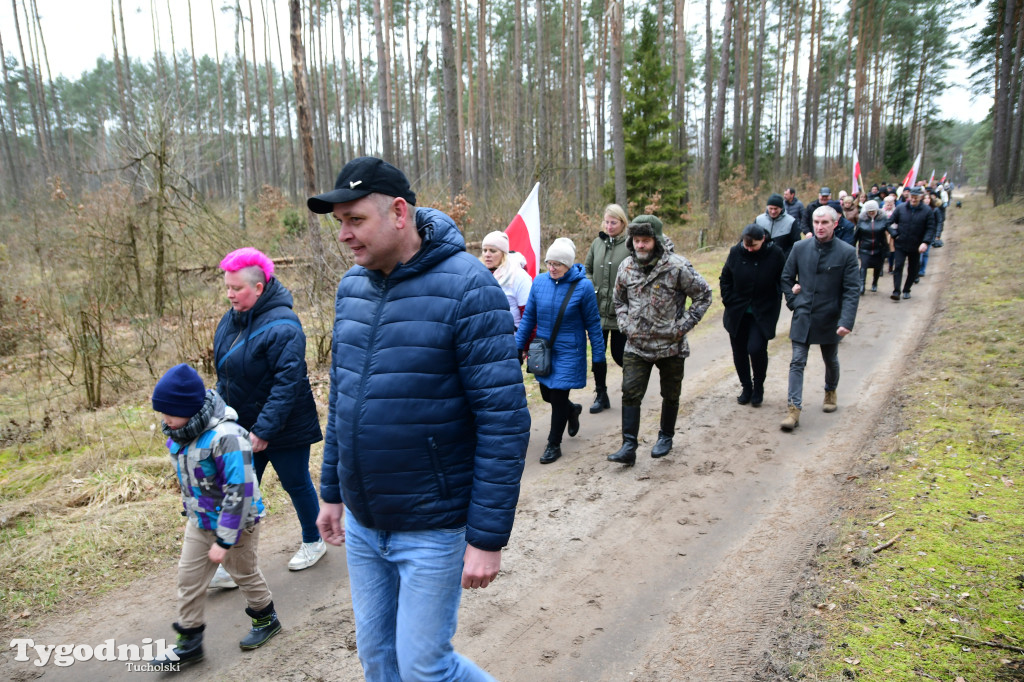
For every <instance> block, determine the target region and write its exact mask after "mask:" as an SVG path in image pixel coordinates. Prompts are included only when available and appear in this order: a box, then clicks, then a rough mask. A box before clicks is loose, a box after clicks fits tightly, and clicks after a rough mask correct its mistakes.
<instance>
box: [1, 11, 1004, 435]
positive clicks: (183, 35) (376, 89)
mask: <svg viewBox="0 0 1024 682" xmlns="http://www.w3.org/2000/svg"><path fill="white" fill-rule="evenodd" d="M142 4H143V5H144V6H145V5H147V3H145V2H144V3H142ZM284 4H285V0H277V1H276V2H275V0H242V1H240V2H235V3H230V2H228V3H226V4H224V3H223V2H222V0H211V2H209V3H204V2H202V0H151V1H150V2H148V11H149V12H150V13H151V14H152V17H153V25H154V26H155V27H157V28H154V34H153V36H152V37H151V44H153V45H159V44H160V40H159V39H158V32H159V31H167V30H170V31H171V41H172V44H173V45H174V49H173V50H172V51H171V52H170V53H165V52H161V51H159V50H156V49H154V51H153V53H152V55H151V56H150V57H149V58H148V59H139V58H137V57H130V56H129V53H128V49H127V40H126V35H125V22H124V7H123V4H122V0H111V2H110V7H109V10H110V16H109V22H108V24H109V31H110V54H111V55H112V59H108V58H106V57H101V58H99V59H98V60H97V61H96V63H95V66H94V67H93V68H91V69H89V70H87V71H84V72H83V73H82V74H81V76H80V77H78V78H74V79H71V78H67V77H65V76H62V75H56V74H54V73H52V72H51V70H50V67H49V58H48V54H49V53H48V47H49V46H48V44H47V41H46V37H47V22H48V21H55V20H61V18H60V17H57V18H53V17H47V18H44V17H42V16H40V13H39V8H38V7H37V2H36V0H12V7H13V9H14V14H15V17H16V20H15V22H14V23H13V25H4V26H2V27H0V53H2V55H3V59H2V66H3V74H2V75H3V82H2V90H0V100H2V103H0V202H2V205H3V206H4V209H5V211H4V214H3V216H0V234H2V237H3V239H2V243H0V271H2V272H3V275H2V279H0V360H2V361H3V362H4V363H5V366H4V368H3V372H2V377H0V381H3V382H5V383H6V388H5V391H4V395H5V396H6V397H5V398H3V399H2V400H0V420H2V421H3V423H4V425H3V426H2V428H3V429H4V430H3V433H2V434H0V443H3V444H10V443H17V442H22V441H24V440H25V439H28V438H31V437H32V434H34V433H38V432H40V431H45V430H46V429H47V428H49V425H50V424H52V422H53V420H54V419H60V418H65V419H66V418H67V414H68V413H69V410H71V409H72V408H73V407H74V406H83V407H87V408H92V409H95V408H100V407H103V406H105V405H111V404H113V403H116V402H117V401H118V400H121V399H123V398H125V396H131V395H136V397H137V394H138V392H139V391H142V390H146V389H147V388H148V387H151V385H152V381H153V378H154V377H157V376H159V375H160V373H161V372H162V371H163V370H164V369H165V368H166V367H167V366H168V365H169V364H172V362H175V361H188V362H192V363H193V364H195V365H196V366H197V367H200V368H201V369H202V370H203V371H204V372H206V373H208V374H209V373H211V372H212V370H213V368H212V366H211V364H210V362H211V352H212V351H211V346H212V332H213V328H214V327H215V326H216V322H217V320H218V319H219V317H220V315H222V314H223V311H224V309H225V308H226V306H225V305H224V302H223V297H222V294H221V285H220V283H219V271H218V270H217V268H216V264H217V262H219V260H220V257H222V256H223V254H224V253H226V252H227V251H229V250H231V249H233V248H237V247H239V246H243V245H253V246H257V247H259V248H261V249H263V250H265V251H267V252H268V253H270V254H271V255H272V256H273V257H274V258H275V260H276V261H277V262H278V264H279V268H280V273H281V278H282V280H283V281H285V283H286V285H288V286H289V287H290V288H291V289H292V290H293V292H294V293H295V294H296V298H297V301H296V308H297V309H298V311H299V313H300V315H301V316H302V319H303V323H304V325H305V327H306V331H307V335H308V337H309V356H310V361H311V364H312V365H313V367H318V366H320V365H321V364H322V363H324V362H325V361H326V359H327V355H328V353H329V343H330V326H331V311H332V310H333V305H332V297H333V290H334V287H335V286H336V284H337V280H338V277H339V276H340V274H341V273H342V272H344V269H345V268H346V267H347V266H348V263H347V260H346V256H345V253H344V252H343V250H342V249H341V248H340V247H339V246H338V245H337V243H336V240H335V239H334V238H333V230H332V226H331V223H330V222H329V221H328V220H326V219H323V218H318V217H317V216H313V215H312V214H310V213H308V211H306V209H305V198H306V197H307V196H308V195H310V194H313V193H318V192H321V191H324V190H326V189H329V188H330V187H332V186H333V181H334V177H335V175H336V174H337V172H338V170H339V169H340V167H341V166H342V164H343V163H344V162H345V161H347V160H349V159H351V158H353V157H355V156H359V155H363V154H371V155H377V156H382V157H383V158H385V159H388V160H389V161H391V162H392V163H394V164H395V165H397V166H398V167H400V168H402V169H404V170H405V171H406V173H407V174H408V175H409V177H410V179H411V180H412V182H413V187H414V189H415V190H416V191H417V194H418V195H419V197H420V201H419V203H420V205H431V206H437V207H439V208H442V209H444V210H446V211H448V212H449V213H450V214H451V215H452V216H453V217H455V218H456V221H457V222H458V223H459V225H460V227H461V228H462V229H463V230H464V232H465V233H466V238H467V241H469V242H472V241H474V240H479V239H480V237H482V236H483V235H484V234H485V233H486V232H489V231H491V230H495V229H504V228H505V226H506V225H507V224H508V222H509V220H510V219H511V218H512V217H513V216H514V215H515V212H516V210H517V209H518V207H519V204H520V203H521V202H522V200H523V199H524V198H525V197H526V195H527V193H528V192H529V190H530V187H531V186H532V184H533V183H534V182H540V183H541V187H542V216H543V220H544V225H543V228H542V229H543V242H544V245H545V246H546V245H547V244H548V243H550V241H551V240H552V239H554V237H556V236H570V237H572V238H574V239H575V241H576V244H577V247H578V249H580V253H579V260H582V258H583V255H584V254H585V249H586V248H587V246H588V245H589V243H590V241H591V240H592V239H593V237H594V236H595V235H596V232H597V230H598V228H599V226H600V218H601V211H602V208H603V206H604V205H605V204H606V203H608V202H611V201H616V202H618V203H621V204H623V205H625V206H627V207H628V213H629V215H636V214H638V213H642V212H649V211H653V212H656V213H657V214H658V215H660V216H662V217H663V218H665V219H666V222H667V225H668V231H669V232H670V234H672V235H673V238H674V239H676V241H677V243H678V244H679V245H680V247H681V250H682V251H683V252H684V253H685V252H687V251H688V250H691V249H697V248H703V247H705V246H715V245H724V244H728V243H731V242H732V241H733V240H735V238H736V235H737V234H738V233H739V231H740V230H741V229H742V227H743V226H744V225H745V224H746V223H748V222H750V221H751V220H752V219H753V217H754V216H755V215H757V214H758V213H760V212H761V211H763V210H764V202H765V200H766V198H767V196H768V195H769V194H770V193H772V192H781V190H782V189H783V188H784V187H787V186H794V187H796V188H797V189H798V194H799V196H800V197H801V198H802V199H804V200H805V201H810V200H812V199H813V198H814V195H815V193H816V188H817V187H818V185H820V184H830V185H832V186H833V187H837V188H845V189H847V190H849V184H850V183H849V176H850V167H851V165H852V156H853V153H854V151H855V150H856V151H857V153H858V154H859V158H860V163H861V167H862V168H863V169H864V180H865V182H866V183H867V184H868V185H870V184H872V183H875V182H880V181H889V182H892V183H898V182H899V181H900V180H901V179H902V178H903V176H904V174H905V173H906V171H907V170H908V169H909V167H910V164H911V163H912V161H913V159H914V157H915V156H916V154H918V153H923V161H922V164H921V173H922V174H923V175H924V177H927V171H928V170H930V169H932V168H935V169H937V171H938V174H941V173H943V172H948V173H949V177H950V179H951V180H952V181H953V182H956V183H972V184H982V185H986V184H987V187H988V190H989V191H990V192H991V193H992V195H993V198H994V199H995V200H996V202H997V203H999V202H1003V201H1007V200H1009V199H1010V198H1012V196H1013V195H1014V194H1015V193H1017V192H1019V191H1020V189H1021V185H1022V183H1024V180H1022V177H1021V164H1020V160H1021V155H1022V149H1021V139H1022V135H1021V133H1022V121H1024V117H1022V116H1021V107H1022V105H1024V74H1022V73H1021V55H1022V52H1024V30H1021V26H1020V23H1021V12H1022V7H1021V5H1022V4H1024V3H1020V2H1018V0H990V2H989V3H988V21H987V23H986V24H985V25H983V26H979V27H977V31H976V35H975V36H974V38H973V42H971V44H970V45H969V46H968V47H967V48H966V49H964V50H962V52H961V47H960V43H959V42H958V41H957V40H954V38H955V36H954V35H953V34H952V32H951V24H952V23H953V22H954V20H955V19H956V18H958V17H959V16H961V15H962V14H963V13H964V12H967V11H968V10H969V8H970V7H971V5H970V4H968V3H963V2H938V1H937V0H849V2H848V3H837V4H832V3H828V4H826V3H825V2H823V1H822V0H783V1H781V2H777V1H775V0H739V1H738V0H715V1H714V2H711V1H710V0H709V2H707V3H700V4H694V3H693V2H692V0H691V5H692V6H691V7H689V8H688V7H687V3H686V0H656V1H654V2H646V3H642V2H625V1H623V0H592V1H591V2H583V1H582V0H564V1H561V2H543V1H542V0H454V1H453V0H438V2H421V1H420V0H406V1H404V2H391V3H387V2H381V0H361V1H358V0H357V1H352V0H337V1H336V2H328V1H326V0H290V1H289V2H287V7H288V14H287V16H288V22H287V24H285V23H284V22H283V21H281V20H280V19H279V12H278V6H279V5H284ZM172 9H173V12H174V16H175V20H174V21H171V20H170V16H171V12H172ZM186 9H187V16H188V30H187V31H184V32H182V31H181V25H182V24H181V21H182V20H181V16H182V14H183V13H184V12H185V11H186ZM281 9H283V7H282V8H281ZM686 13H689V14H690V15H695V14H699V15H700V16H701V17H702V18H703V21H702V22H701V24H702V25H701V26H697V27H694V28H692V30H690V31H687V30H686V28H685V26H686V25H685V23H684V22H683V21H682V20H681V17H683V16H685V15H686ZM280 14H283V12H282V13H280ZM63 20H65V21H67V20H69V19H67V18H64V19H63ZM200 22H214V23H215V24H218V25H219V24H222V23H224V24H227V25H229V26H231V27H232V29H233V36H234V40H233V42H232V43H231V44H229V45H224V44H220V45H218V46H217V54H215V55H198V54H196V50H195V49H194V41H193V31H192V28H193V26H194V25H196V24H198V23H200ZM175 27H177V32H175ZM139 39H140V37H139V36H132V37H131V40H132V41H133V44H137V41H138V40H139ZM954 56H962V57H963V58H965V59H967V60H968V61H969V63H970V64H971V69H970V75H969V76H965V74H964V73H962V72H953V71H951V68H950V60H951V59H952V58H953V57H954ZM968 78H969V80H970V81H971V86H972V87H973V88H974V90H975V91H976V92H979V93H988V94H991V95H994V97H995V104H994V106H993V108H992V113H991V114H990V116H989V118H988V119H987V120H985V121H983V122H981V123H965V122H961V121H955V120H943V119H942V118H940V116H939V112H938V109H937V107H936V106H935V99H936V97H937V96H938V95H939V93H941V92H942V90H943V89H945V88H947V87H949V85H950V84H951V83H952V82H954V80H955V81H957V82H960V81H963V80H966V79H968ZM705 274H706V276H708V277H709V278H711V279H714V278H715V275H716V274H717V273H705ZM133 392H134V393H133Z"/></svg>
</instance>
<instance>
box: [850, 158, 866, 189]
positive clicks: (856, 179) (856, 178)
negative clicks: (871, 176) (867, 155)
mask: <svg viewBox="0 0 1024 682" xmlns="http://www.w3.org/2000/svg"><path fill="white" fill-rule="evenodd" d="M863 184H864V180H863V178H861V176H860V157H859V156H857V150H856V149H854V150H853V186H852V191H851V194H853V196H855V197H856V196H857V195H859V194H860V188H861V185H863Z"/></svg>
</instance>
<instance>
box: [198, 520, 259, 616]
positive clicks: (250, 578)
mask: <svg viewBox="0 0 1024 682" xmlns="http://www.w3.org/2000/svg"><path fill="white" fill-rule="evenodd" d="M259 539H260V526H259V524H256V525H254V526H253V527H252V528H248V529H246V530H244V531H242V533H241V535H240V536H239V538H238V542H237V543H236V544H235V545H234V546H233V547H232V548H231V549H229V550H228V553H227V555H226V556H225V557H224V564H223V566H224V570H226V571H227V572H228V574H229V575H230V576H231V577H232V578H233V579H234V581H235V582H236V583H238V588H239V589H240V590H241V591H242V594H243V595H245V601H246V603H247V605H248V606H249V608H251V609H252V610H253V611H260V610H262V609H264V608H266V607H267V606H268V605H269V604H270V602H271V600H272V598H273V595H271V594H270V588H269V587H267V580H266V578H264V577H263V571H261V570H260V567H259V557H258V551H257V550H258V547H259ZM216 542H217V534H216V532H214V531H212V530H203V529H201V528H198V527H197V526H196V525H195V524H192V523H186V524H185V541H184V542H183V543H182V545H181V559H180V560H179V561H178V625H180V626H181V627H183V628H194V627H199V626H200V625H203V624H205V622H206V621H205V620H204V619H203V608H204V606H205V605H206V588H207V586H208V585H209V584H210V579H211V578H213V574H214V573H215V572H216V571H217V564H215V563H213V562H212V561H210V558H209V557H208V556H207V553H208V552H209V551H210V547H211V546H212V545H213V544H214V543H216Z"/></svg>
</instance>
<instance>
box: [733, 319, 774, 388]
mask: <svg viewBox="0 0 1024 682" xmlns="http://www.w3.org/2000/svg"><path fill="white" fill-rule="evenodd" d="M729 343H730V344H731V345H732V364H733V366H734V367H735V368H736V376H738V377H739V379H740V385H741V386H743V387H744V388H751V382H750V371H751V369H753V371H754V384H757V385H758V386H764V378H765V376H766V375H767V374H768V339H766V338H765V337H764V334H762V333H761V329H760V328H759V327H758V326H757V323H756V322H755V321H754V316H753V315H751V314H750V313H747V314H745V315H744V316H743V319H742V320H741V321H740V327H739V329H737V330H736V333H735V334H729Z"/></svg>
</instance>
